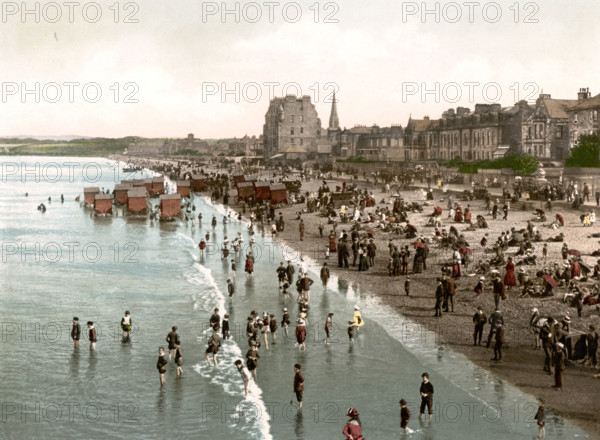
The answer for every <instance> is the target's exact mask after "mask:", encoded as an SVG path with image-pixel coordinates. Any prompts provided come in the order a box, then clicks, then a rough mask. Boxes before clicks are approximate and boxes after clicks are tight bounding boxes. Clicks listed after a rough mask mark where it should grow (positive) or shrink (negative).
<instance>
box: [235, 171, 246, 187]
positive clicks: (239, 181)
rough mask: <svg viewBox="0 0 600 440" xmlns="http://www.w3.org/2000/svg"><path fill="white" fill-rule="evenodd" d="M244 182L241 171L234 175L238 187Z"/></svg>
mask: <svg viewBox="0 0 600 440" xmlns="http://www.w3.org/2000/svg"><path fill="white" fill-rule="evenodd" d="M242 182H244V173H241V172H239V171H238V172H235V173H233V183H234V184H236V185H237V184H238V183H242Z"/></svg>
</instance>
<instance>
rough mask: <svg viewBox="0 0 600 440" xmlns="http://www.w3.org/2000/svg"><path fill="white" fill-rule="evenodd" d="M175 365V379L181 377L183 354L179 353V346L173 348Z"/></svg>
mask: <svg viewBox="0 0 600 440" xmlns="http://www.w3.org/2000/svg"><path fill="white" fill-rule="evenodd" d="M175 365H177V373H176V374H177V377H179V376H181V373H183V370H182V369H181V366H182V365H183V352H182V351H181V345H176V346H175Z"/></svg>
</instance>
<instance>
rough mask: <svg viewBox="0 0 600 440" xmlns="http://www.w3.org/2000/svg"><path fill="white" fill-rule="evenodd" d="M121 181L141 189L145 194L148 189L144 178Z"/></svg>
mask: <svg viewBox="0 0 600 440" xmlns="http://www.w3.org/2000/svg"><path fill="white" fill-rule="evenodd" d="M121 183H129V184H130V185H132V186H133V189H140V188H141V189H143V190H144V192H145V193H146V194H147V193H148V190H147V187H146V181H145V179H134V180H128V181H124V182H123V181H122V182H121Z"/></svg>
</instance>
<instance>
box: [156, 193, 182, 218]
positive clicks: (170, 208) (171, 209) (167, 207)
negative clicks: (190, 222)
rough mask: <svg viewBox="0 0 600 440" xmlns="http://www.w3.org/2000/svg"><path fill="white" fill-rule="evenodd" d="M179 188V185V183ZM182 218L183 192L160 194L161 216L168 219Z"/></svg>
mask: <svg viewBox="0 0 600 440" xmlns="http://www.w3.org/2000/svg"><path fill="white" fill-rule="evenodd" d="M177 189H179V185H177ZM175 217H179V218H181V194H179V193H178V194H163V195H162V196H160V218H161V220H168V219H172V218H175Z"/></svg>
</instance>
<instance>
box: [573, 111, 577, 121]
mask: <svg viewBox="0 0 600 440" xmlns="http://www.w3.org/2000/svg"><path fill="white" fill-rule="evenodd" d="M573 124H577V112H575V113H573Z"/></svg>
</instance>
